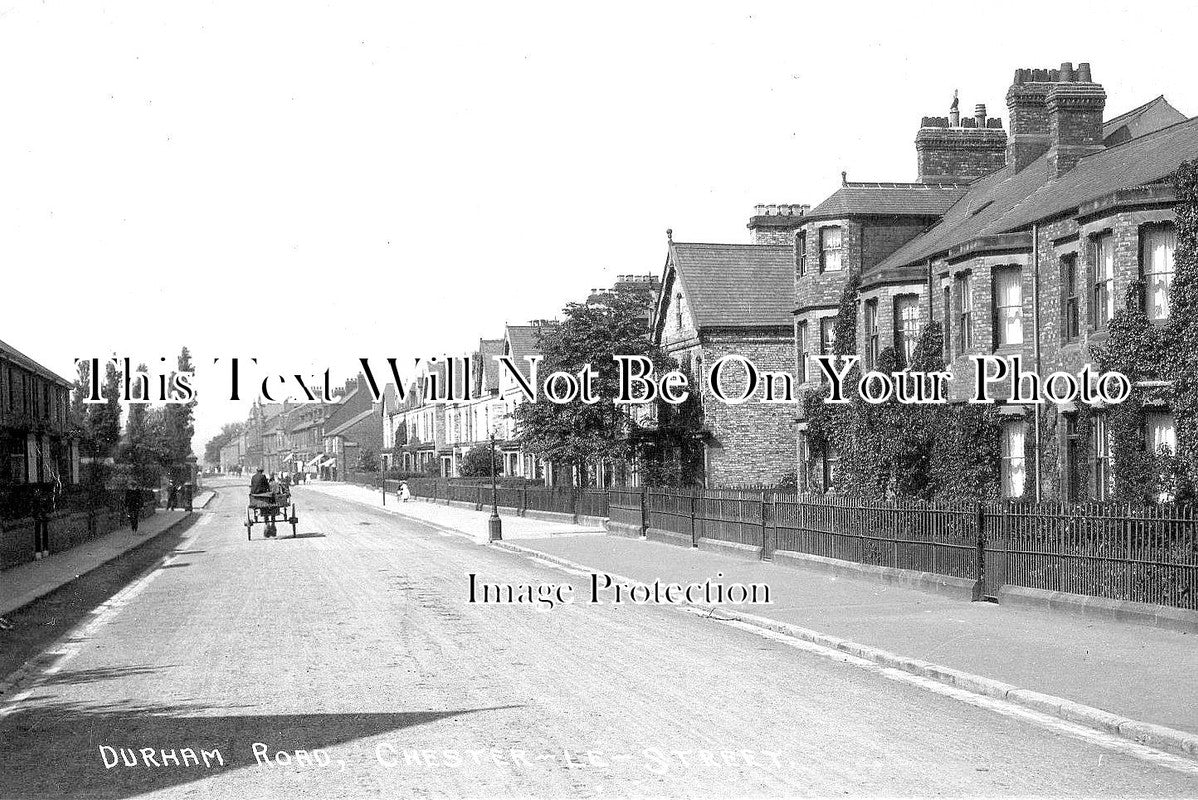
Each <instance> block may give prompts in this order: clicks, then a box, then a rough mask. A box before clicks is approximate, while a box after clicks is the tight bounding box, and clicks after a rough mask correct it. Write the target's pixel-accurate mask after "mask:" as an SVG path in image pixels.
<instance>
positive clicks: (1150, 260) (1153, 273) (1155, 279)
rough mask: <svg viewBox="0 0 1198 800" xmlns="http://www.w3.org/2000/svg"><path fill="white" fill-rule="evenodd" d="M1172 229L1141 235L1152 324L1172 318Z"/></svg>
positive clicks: (1160, 228)
mask: <svg viewBox="0 0 1198 800" xmlns="http://www.w3.org/2000/svg"><path fill="white" fill-rule="evenodd" d="M1176 245H1177V234H1176V233H1175V232H1174V230H1173V226H1172V225H1169V226H1152V227H1149V228H1144V229H1143V230H1142V231H1141V233H1140V267H1141V269H1142V270H1143V273H1144V289H1145V297H1144V300H1145V302H1144V312H1145V313H1146V314H1148V318H1149V319H1152V320H1163V319H1168V318H1169V289H1170V287H1171V286H1172V285H1173V249H1174V248H1175V247H1176Z"/></svg>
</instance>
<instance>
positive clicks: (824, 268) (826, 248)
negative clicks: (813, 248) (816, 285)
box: [819, 228, 844, 272]
mask: <svg viewBox="0 0 1198 800" xmlns="http://www.w3.org/2000/svg"><path fill="white" fill-rule="evenodd" d="M843 255H844V229H843V228H820V231H819V269H820V272H839V271H840V270H841V269H842V268H843Z"/></svg>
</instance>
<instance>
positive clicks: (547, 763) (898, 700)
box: [0, 485, 1198, 798]
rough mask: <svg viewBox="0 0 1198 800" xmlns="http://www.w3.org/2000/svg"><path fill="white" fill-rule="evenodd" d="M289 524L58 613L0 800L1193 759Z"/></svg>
mask: <svg viewBox="0 0 1198 800" xmlns="http://www.w3.org/2000/svg"><path fill="white" fill-rule="evenodd" d="M218 488H219V487H218ZM295 500H296V503H297V505H298V507H299V512H300V516H301V522H300V525H299V531H300V535H299V537H298V538H295V539H292V538H290V536H289V530H288V529H286V528H283V529H281V536H280V538H279V539H275V540H264V539H262V538H261V529H260V528H259V529H256V530H255V532H254V537H255V538H254V540H253V541H247V540H246V536H245V529H244V527H242V525H241V521H242V519H243V517H244V513H245V511H244V489H243V488H241V486H240V485H237V486H236V487H229V488H225V489H224V490H222V491H221V492H220V494H218V496H217V498H216V499H215V500H214V501H213V502H212V503H210V504H209V506H208V508H207V509H206V510H205V511H204V512H202V513H201V514H200V518H199V520H198V521H197V522H196V523H195V524H193V525H192V526H191V527H190V528H188V529H187V530H186V531H185V532H184V533H182V534H181V536H180V537H179V539H178V541H177V542H175V543H174V548H173V550H171V551H169V554H168V555H167V560H166V562H165V563H162V564H161V566H159V567H157V568H155V569H153V570H151V571H150V572H148V573H146V574H145V575H144V577H140V578H137V579H135V580H134V581H133V582H131V583H130V584H129V585H128V586H127V587H126V588H125V589H122V590H121V591H119V592H117V593H116V594H114V595H112V596H111V597H110V598H109V599H108V600H106V601H105V602H104V603H103V604H102V605H101V606H100V607H99V608H97V609H96V611H97V612H98V613H93V614H81V615H80V620H81V621H80V622H79V625H78V626H77V627H76V628H75V630H74V631H73V632H72V633H71V634H70V635H68V636H67V637H66V638H65V639H63V640H60V641H59V642H57V643H56V644H55V645H54V646H53V647H52V649H53V650H54V651H55V652H56V653H61V655H57V656H49V657H45V656H44V657H43V660H42V661H41V662H39V667H38V669H36V670H34V671H32V672H31V675H30V677H29V678H28V679H27V680H25V681H24V682H23V683H19V684H18V685H17V686H15V687H13V689H12V690H11V691H10V692H8V693H6V694H5V695H3V699H2V700H0V741H3V742H4V746H3V748H2V749H0V797H5V798H7V797H42V796H87V797H131V796H134V795H142V794H147V793H151V794H159V795H161V796H183V797H219V798H251V797H261V796H267V797H284V796H286V797H289V798H297V797H362V796H409V795H416V796H443V795H470V796H497V795H499V796H512V795H519V796H526V795H536V796H546V797H555V796H580V795H583V796H591V795H593V796H609V795H630V794H635V795H685V794H700V795H717V796H724V795H754V796H763V795H764V796H784V795H831V794H870V795H878V794H884V795H894V794H901V795H912V794H918V795H932V794H948V795H1051V796H1060V795H1086V796H1094V795H1137V796H1143V795H1191V796H1192V795H1195V794H1198V762H1194V761H1186V760H1184V759H1181V758H1173V757H1160V758H1155V757H1151V756H1148V755H1146V754H1144V753H1140V752H1139V751H1137V750H1136V749H1135V748H1131V747H1128V746H1127V743H1126V742H1122V741H1120V740H1116V739H1113V738H1110V737H1107V736H1105V735H1104V734H1099V733H1096V732H1090V733H1088V734H1086V735H1084V736H1083V735H1079V734H1076V733H1074V732H1072V731H1071V730H1070V729H1069V728H1068V727H1067V726H1065V725H1063V724H1061V725H1054V724H1049V723H1046V722H1042V721H1037V720H1035V719H1029V718H1028V716H1027V715H1026V714H1020V713H1018V712H1016V711H1014V710H1011V709H1007V708H1005V707H1004V704H1001V703H997V702H995V703H993V704H989V705H988V706H986V707H982V706H979V705H973V704H970V703H966V702H962V701H961V700H959V699H956V698H953V697H949V696H946V695H945V694H943V693H937V692H934V691H930V690H929V689H927V688H926V687H923V686H920V685H916V684H915V683H913V682H910V681H901V680H889V679H887V678H885V677H882V676H880V675H878V674H876V673H872V672H869V671H867V670H863V669H860V668H858V667H856V666H854V665H852V664H848V663H842V662H838V661H836V660H832V659H828V658H825V657H822V656H820V655H817V654H813V653H810V652H807V651H805V650H803V649H799V648H796V647H793V646H791V645H790V644H788V643H787V642H785V641H782V640H780V639H778V638H771V637H765V636H761V635H758V634H755V633H753V632H751V631H748V630H742V629H738V628H735V627H732V626H729V625H726V624H719V623H717V622H714V621H712V620H708V619H704V618H702V617H700V616H697V615H695V614H691V613H687V612H685V611H681V610H679V609H676V608H671V607H653V606H621V607H616V606H612V605H610V604H609V605H602V606H593V605H587V604H582V603H576V604H572V605H561V606H558V607H556V608H553V609H552V610H540V609H538V608H537V607H535V606H531V605H470V604H468V603H467V597H468V579H467V575H468V574H469V573H476V574H477V575H478V576H479V580H485V581H487V582H502V583H509V584H519V583H557V584H560V583H562V582H563V581H571V582H573V583H575V585H577V586H582V585H583V584H584V583H585V581H586V578H585V577H584V576H580V575H569V574H567V573H565V572H562V571H561V570H558V569H555V568H553V567H550V566H548V565H542V564H538V563H536V562H534V561H531V560H529V559H527V558H524V557H522V556H520V555H517V554H513V553H508V552H504V551H501V550H497V549H495V548H488V547H483V546H479V545H477V544H474V543H473V542H471V541H470V540H469V539H468V538H466V537H464V536H458V535H454V534H452V533H448V532H446V531H443V530H437V529H433V528H430V527H428V526H427V525H424V524H422V523H420V522H419V521H417V520H414V519H410V518H407V517H405V516H402V515H397V514H395V513H393V511H383V510H381V509H377V508H373V507H370V506H367V505H365V504H362V503H358V502H354V501H352V500H347V499H345V498H343V497H338V496H335V495H332V494H329V493H327V492H322V491H319V490H317V489H316V487H299V488H297V489H296V490H295ZM421 513H425V512H424V511H423V510H422V512H421ZM39 602H40V601H39ZM256 743H259V744H260V745H262V746H261V747H259V748H258V752H259V753H260V754H261V753H263V752H265V753H267V754H269V756H270V760H269V763H263V762H266V761H267V758H266V756H261V757H259V758H256V757H255V744H256ZM164 751H165V752H164ZM216 751H219V757H218V756H217V755H216ZM297 751H305V752H304V753H303V754H302V755H299V754H297ZM280 752H283V753H285V754H286V753H290V757H289V758H288V757H286V756H284V757H279V756H278V755H277V754H278V753H280ZM189 756H190V757H189ZM122 758H124V759H128V760H129V761H132V762H134V763H135V764H136V766H125V765H124V763H125V762H124V761H122ZM172 759H175V760H177V762H178V763H174V761H172ZM205 759H206V760H207V762H208V763H207V765H206V766H205ZM192 760H198V761H199V764H198V765H197V764H193V763H191V762H192ZM284 760H287V761H289V762H290V763H279V762H282V761H284ZM113 762H115V763H116V764H117V765H116V766H112V767H111V768H108V767H106V764H110V763H113ZM184 762H186V763H184ZM222 762H223V763H222Z"/></svg>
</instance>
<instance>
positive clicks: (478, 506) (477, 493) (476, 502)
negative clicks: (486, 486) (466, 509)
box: [474, 483, 483, 511]
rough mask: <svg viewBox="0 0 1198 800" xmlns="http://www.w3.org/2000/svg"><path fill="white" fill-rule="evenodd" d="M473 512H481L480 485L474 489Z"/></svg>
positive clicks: (481, 488) (481, 489)
mask: <svg viewBox="0 0 1198 800" xmlns="http://www.w3.org/2000/svg"><path fill="white" fill-rule="evenodd" d="M474 510H475V511H482V510H483V485H482V484H481V483H480V484H479V485H478V486H475V487H474Z"/></svg>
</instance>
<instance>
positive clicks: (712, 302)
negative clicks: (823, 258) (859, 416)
mask: <svg viewBox="0 0 1198 800" xmlns="http://www.w3.org/2000/svg"><path fill="white" fill-rule="evenodd" d="M795 208H801V207H795ZM766 216H774V215H766V214H759V215H758V216H756V217H754V221H753V222H750V223H749V224H750V228H751V229H752V228H757V229H761V228H763V227H765V226H764V225H763V224H762V219H761V218H762V217H766ZM777 216H778V219H779V220H786V222H785V223H783V226H784V225H790V226H791V227H790V229H789V230H787V231H785V238H787V239H793V235H794V229H795V227H797V225H798V224H799V221H800V220H801V219H802V215H801V214H794V215H790V214H787V215H786V216H782V215H777ZM778 227H782V226H778ZM754 234H755V236H754V238H758V237H757V234H756V231H755V232H754ZM793 264H794V248H793V245H791V244H789V243H787V244H698V243H684V242H675V241H673V240H672V238H671V239H670V241H669V242H668V251H667V256H666V264H665V271H664V273H663V277H662V281H661V289H660V292H659V294H658V299H657V305H656V308H655V310H654V314H653V319H652V323H651V324H652V327H651V336H652V341H653V343H654V344H655V345H657V346H659V347H660V348H661V349H662V350H663V351H664V352H665V354H666V355H669V356H671V357H672V358H673V359H674V360H675V361H676V362H678V363H679V364H680V365H681V366H682V368H683V369H684V370H685V371H686V372H687V373H689V374H690V375H691V376H692V377H693V379H694V381H693V383H692V387H700V388H701V394H700V402H701V404H702V409H703V420H704V427H705V434H704V437H703V439H702V441H701V448H700V449H699V451H698V452H696V453H683V452H682V448H681V447H679V448H677V449H678V452H676V453H675V454H674V456H673V457H674V459H675V460H676V461H681V460H682V459H697V460H698V462H699V463H697V464H692V465H690V469H689V470H686V471H687V472H690V473H691V474H694V473H698V474H700V475H701V476H702V480H701V483H702V484H703V485H704V486H708V487H720V486H735V485H746V484H771V485H772V484H777V483H778V482H780V481H782V480H783V479H785V478H787V477H788V476H789V475H791V474H793V472H794V469H793V466H792V464H793V454H792V444H791V443H792V442H793V441H794V415H795V411H794V405H793V404H787V403H780V404H764V403H761V402H760V399H761V395H762V388H761V387H758V390H757V394H756V396H755V397H754V398H752V399H750V400H749V401H748V402H745V403H743V404H735V405H733V404H727V403H724V402H721V401H720V400H718V399H717V398H715V397H713V396H712V395H711V393H710V391H709V387H708V386H707V382H706V380H705V379H704V376H705V375H706V372H707V370H709V369H710V368H711V366H712V365H713V364H714V363H715V362H716V361H717V360H718V359H720V358H722V357H723V356H728V355H738V356H743V357H744V358H746V359H748V360H750V361H752V362H753V364H754V365H755V366H756V367H757V368H758V369H759V370H771V371H779V372H785V373H788V374H789V373H791V372H792V370H793V367H794V351H795V342H794V323H793V318H792V311H793V308H794V266H793ZM721 384H722V385H723V386H724V387H725V390H726V391H727V392H728V393H729V394H730V395H735V394H739V393H740V392H742V391H743V388H744V386H745V373H744V370H743V369H742V368H739V367H737V366H735V365H730V366H729V368H728V373H727V377H726V378H725V379H724V380H723V381H721Z"/></svg>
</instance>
